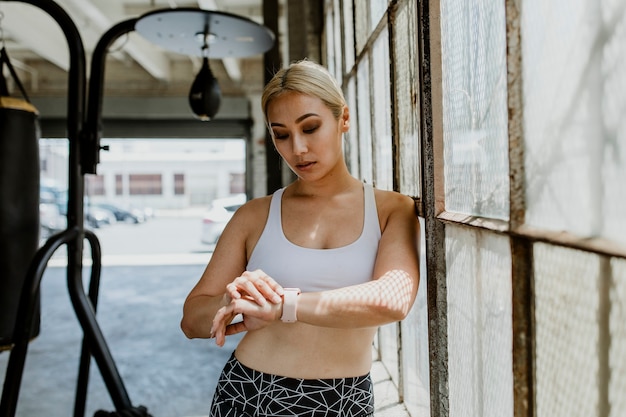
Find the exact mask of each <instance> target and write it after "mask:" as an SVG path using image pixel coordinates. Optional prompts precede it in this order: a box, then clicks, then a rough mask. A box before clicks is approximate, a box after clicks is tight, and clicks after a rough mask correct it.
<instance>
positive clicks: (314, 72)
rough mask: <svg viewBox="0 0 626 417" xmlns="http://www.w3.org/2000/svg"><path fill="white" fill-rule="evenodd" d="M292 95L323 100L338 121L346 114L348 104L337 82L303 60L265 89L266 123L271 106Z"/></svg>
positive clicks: (274, 79) (285, 70)
mask: <svg viewBox="0 0 626 417" xmlns="http://www.w3.org/2000/svg"><path fill="white" fill-rule="evenodd" d="M289 91H291V92H296V93H301V94H306V95H308V96H312V97H317V98H319V99H320V100H322V101H323V102H324V104H325V105H326V106H327V107H328V108H329V109H330V111H331V112H332V114H333V116H334V117H335V119H337V120H339V118H340V117H341V115H342V114H343V108H344V106H345V105H346V100H345V98H344V96H343V91H341V87H339V84H338V83H337V81H336V80H335V79H334V78H333V76H332V75H330V73H329V72H328V70H327V69H326V68H324V67H323V66H321V65H320V64H317V63H315V62H312V61H308V60H302V61H297V62H294V63H292V64H290V65H289V66H288V67H286V68H283V69H281V70H279V71H278V72H277V73H276V74H274V76H273V77H272V79H271V80H270V82H268V83H267V84H266V85H265V88H264V89H263V95H262V96H261V108H262V109H263V115H264V116H265V122H266V123H267V107H268V106H269V104H270V102H271V101H272V100H274V99H275V98H277V97H279V96H281V95H282V94H284V93H286V92H289Z"/></svg>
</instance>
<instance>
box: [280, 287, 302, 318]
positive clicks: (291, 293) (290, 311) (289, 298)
mask: <svg viewBox="0 0 626 417" xmlns="http://www.w3.org/2000/svg"><path fill="white" fill-rule="evenodd" d="M283 290H284V291H285V294H284V295H283V314H282V316H280V320H281V321H282V322H283V323H295V322H296V321H298V316H297V314H296V313H297V310H298V295H300V288H283Z"/></svg>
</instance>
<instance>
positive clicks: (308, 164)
mask: <svg viewBox="0 0 626 417" xmlns="http://www.w3.org/2000/svg"><path fill="white" fill-rule="evenodd" d="M313 165H315V162H299V163H297V164H296V168H298V169H301V170H307V169H309V168H311V167H312V166H313Z"/></svg>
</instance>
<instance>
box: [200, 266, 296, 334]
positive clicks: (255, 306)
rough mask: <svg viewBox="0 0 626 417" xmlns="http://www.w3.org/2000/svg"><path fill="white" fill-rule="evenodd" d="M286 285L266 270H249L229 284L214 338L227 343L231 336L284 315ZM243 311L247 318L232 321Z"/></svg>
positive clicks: (212, 330) (256, 328) (216, 318)
mask: <svg viewBox="0 0 626 417" xmlns="http://www.w3.org/2000/svg"><path fill="white" fill-rule="evenodd" d="M283 294H284V291H283V287H282V286H280V285H279V284H278V283H277V282H276V281H274V279H273V278H272V277H270V276H269V275H267V274H266V273H265V272H263V271H261V270H260V269H257V270H256V271H246V272H244V273H243V274H241V276H239V277H237V278H235V279H234V280H233V281H232V282H231V283H230V284H228V285H226V293H225V294H224V300H225V301H226V304H227V305H226V306H224V307H222V308H220V309H219V310H218V311H217V313H216V314H215V317H214V318H213V325H212V327H211V333H210V337H215V338H216V340H215V343H217V345H218V346H223V345H224V341H225V338H226V336H227V335H231V334H236V333H241V332H244V331H248V330H258V329H262V328H263V327H266V326H267V325H269V324H270V323H271V322H272V321H274V320H276V319H277V318H279V317H280V314H281V311H282V295H283ZM238 314H241V315H242V317H243V320H242V321H240V322H237V323H232V321H233V320H234V318H235V317H236V316H237V315H238Z"/></svg>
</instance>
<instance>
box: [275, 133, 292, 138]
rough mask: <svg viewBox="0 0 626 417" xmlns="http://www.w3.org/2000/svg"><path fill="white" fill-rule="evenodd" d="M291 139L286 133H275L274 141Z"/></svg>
mask: <svg viewBox="0 0 626 417" xmlns="http://www.w3.org/2000/svg"><path fill="white" fill-rule="evenodd" d="M288 137H289V135H288V134H286V133H277V132H274V139H287V138H288Z"/></svg>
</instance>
